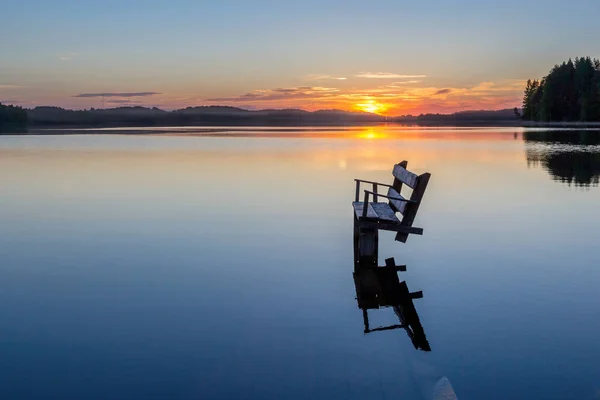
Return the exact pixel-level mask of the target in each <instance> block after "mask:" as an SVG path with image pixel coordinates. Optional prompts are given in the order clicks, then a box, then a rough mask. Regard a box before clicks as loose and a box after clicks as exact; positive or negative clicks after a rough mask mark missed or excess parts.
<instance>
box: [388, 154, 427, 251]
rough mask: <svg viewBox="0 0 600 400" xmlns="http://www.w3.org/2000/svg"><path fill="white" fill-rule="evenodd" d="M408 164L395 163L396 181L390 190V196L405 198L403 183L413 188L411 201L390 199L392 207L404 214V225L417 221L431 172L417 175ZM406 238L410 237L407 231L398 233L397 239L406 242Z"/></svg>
mask: <svg viewBox="0 0 600 400" xmlns="http://www.w3.org/2000/svg"><path fill="white" fill-rule="evenodd" d="M407 166H408V161H402V162H401V163H398V164H396V165H394V170H393V171H392V174H393V175H394V183H393V184H392V187H391V188H389V190H388V196H390V197H397V198H404V197H403V196H402V195H401V194H400V193H401V191H402V185H406V186H408V187H409V188H411V189H412V193H411V195H410V200H411V202H410V203H407V202H405V201H398V200H392V199H390V201H389V202H390V207H392V209H393V210H394V211H396V212H399V213H400V214H402V221H401V223H402V225H405V226H412V224H413V222H414V221H415V217H416V216H417V211H418V210H419V206H420V205H421V200H422V199H423V195H424V194H425V189H427V184H428V183H429V178H430V177H431V174H430V173H428V172H426V173H424V174H422V175H417V174H415V173H412V172H410V171H409V170H407V169H406V167H407ZM406 239H408V234H407V233H398V234H397V235H396V240H398V241H400V242H403V243H405V242H406Z"/></svg>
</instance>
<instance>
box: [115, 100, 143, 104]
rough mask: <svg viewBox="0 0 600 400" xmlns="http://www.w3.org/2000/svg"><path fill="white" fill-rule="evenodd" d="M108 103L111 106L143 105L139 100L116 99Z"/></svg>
mask: <svg viewBox="0 0 600 400" xmlns="http://www.w3.org/2000/svg"><path fill="white" fill-rule="evenodd" d="M106 102H107V103H111V104H141V103H142V102H141V101H138V100H126V99H114V100H106Z"/></svg>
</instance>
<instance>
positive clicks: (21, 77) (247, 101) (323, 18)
mask: <svg viewBox="0 0 600 400" xmlns="http://www.w3.org/2000/svg"><path fill="white" fill-rule="evenodd" d="M598 16H600V1H598V0H571V1H568V2H567V1H555V0H544V1H541V0H535V1H532V0H520V1H516V0H505V1H484V0H479V1H475V0H453V1H450V0H428V1H403V0H395V1H364V0H363V1H353V0H346V1H327V0H320V1H313V0H304V1H284V0H279V1H275V0H273V1H266V0H255V1H230V0H219V1H199V0H196V1H188V0H182V1H154V0H143V1H139V0H129V1H127V0H121V1H115V0H103V1H96V0H89V1H81V0H80V1H72V0H56V1H48V0H43V1H42V0H3V2H2V6H1V11H0V37H1V38H2V39H1V40H0V54H1V57H0V102H2V103H11V104H17V105H21V106H23V107H33V106H36V105H57V106H61V107H66V108H77V109H80V108H89V107H101V106H102V104H103V102H104V106H105V107H115V106H122V105H143V106H157V107H161V108H164V109H177V108H182V107H187V106H194V105H217V104H218V105H232V106H237V107H242V108H251V109H260V108H288V107H293V108H303V109H307V110H315V109H325V108H339V109H344V110H362V111H369V112H376V113H380V114H384V115H400V114H408V113H413V114H414V113H421V112H453V111H458V110H464V109H499V108H509V107H510V108H512V107H515V106H518V105H519V103H520V100H521V95H522V92H523V88H524V82H525V81H526V80H527V79H528V78H538V77H541V76H542V75H544V74H546V73H547V72H548V70H549V69H550V68H551V67H552V66H553V65H554V64H555V63H558V62H561V61H563V60H566V59H567V58H569V57H575V56H585V55H589V56H593V57H594V56H596V57H597V56H598V55H600V47H599V45H598V43H599V42H598V40H599V38H600V34H599V33H598V32H599V28H598V21H597V20H598ZM102 94H104V96H102Z"/></svg>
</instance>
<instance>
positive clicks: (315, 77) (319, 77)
mask: <svg viewBox="0 0 600 400" xmlns="http://www.w3.org/2000/svg"><path fill="white" fill-rule="evenodd" d="M308 79H310V80H314V81H319V80H321V81H322V80H327V79H333V80H336V81H345V80H346V79H348V78H346V77H343V76H332V75H309V76H308Z"/></svg>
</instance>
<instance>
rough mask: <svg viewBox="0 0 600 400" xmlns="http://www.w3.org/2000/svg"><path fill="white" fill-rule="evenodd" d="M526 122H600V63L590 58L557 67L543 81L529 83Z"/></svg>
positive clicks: (524, 106)
mask: <svg viewBox="0 0 600 400" xmlns="http://www.w3.org/2000/svg"><path fill="white" fill-rule="evenodd" d="M523 119H524V120H530V121H584V122H585V121H600V61H599V60H595V59H594V60H592V59H591V58H590V57H581V58H576V59H575V62H573V61H572V60H571V59H569V60H568V61H567V62H563V63H562V64H560V65H555V66H554V68H552V69H551V70H550V72H549V73H548V75H546V76H545V77H544V78H543V79H542V80H541V81H537V80H533V81H532V80H528V81H527V85H526V87H525V92H524V95H523Z"/></svg>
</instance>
